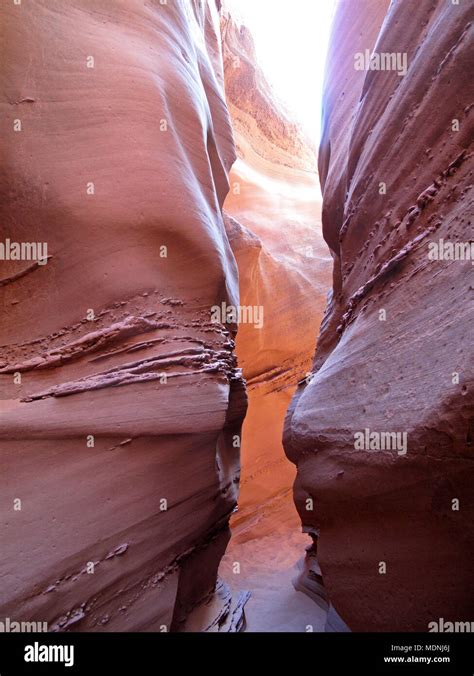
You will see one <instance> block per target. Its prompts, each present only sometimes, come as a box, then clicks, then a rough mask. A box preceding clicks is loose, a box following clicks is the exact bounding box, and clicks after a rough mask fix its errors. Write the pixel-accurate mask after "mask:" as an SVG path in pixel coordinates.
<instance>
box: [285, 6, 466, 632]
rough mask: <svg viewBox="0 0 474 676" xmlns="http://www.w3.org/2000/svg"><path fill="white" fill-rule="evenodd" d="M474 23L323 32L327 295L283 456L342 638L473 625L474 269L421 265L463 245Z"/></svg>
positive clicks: (428, 10)
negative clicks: (394, 446)
mask: <svg viewBox="0 0 474 676" xmlns="http://www.w3.org/2000/svg"><path fill="white" fill-rule="evenodd" d="M472 19H473V14H472V4H471V3H468V2H460V3H459V5H456V4H452V3H451V2H446V1H445V0H436V1H432V0H420V2H417V3H410V2H404V1H402V0H396V1H394V2H392V3H391V5H390V7H388V2H384V1H382V0H358V1H357V2H340V4H339V7H338V12H337V16H336V20H335V25H334V29H333V35H332V46H331V48H330V53H329V59H328V65H327V83H326V88H325V106H324V121H325V122H324V136H323V139H322V144H321V149H320V157H319V166H320V176H321V183H322V187H323V231H324V237H325V239H326V241H327V243H328V245H329V247H330V249H331V252H332V255H333V258H334V275H333V294H332V298H331V299H330V302H329V304H328V307H327V310H326V315H325V319H324V320H323V324H322V329H321V332H320V336H319V339H318V345H317V351H316V356H315V361H314V369H313V370H314V377H313V379H312V380H311V382H310V384H308V385H307V386H305V387H301V388H299V390H298V392H297V394H296V396H295V397H294V399H293V402H292V405H291V407H290V410H289V413H288V417H287V421H286V429H285V449H286V453H287V455H288V457H289V458H290V459H291V460H292V461H293V462H294V463H295V464H296V466H297V470H298V475H297V480H296V483H295V502H296V505H297V508H298V511H299V514H300V516H301V520H302V523H303V526H304V528H305V529H306V530H308V531H309V532H312V534H313V537H314V539H315V541H316V543H317V555H318V560H319V563H320V565H321V569H322V575H323V580H324V583H325V585H326V588H327V591H328V593H329V598H330V600H331V601H332V603H333V605H334V607H335V608H336V610H337V611H338V613H339V615H340V616H341V617H342V619H343V620H344V621H345V622H346V623H347V625H348V626H349V627H350V628H351V629H353V630H377V631H379V630H401V631H403V630H419V631H426V630H427V629H428V625H429V623H430V622H432V621H437V620H438V618H440V617H443V618H444V619H445V620H448V619H449V620H452V621H463V620H464V621H470V620H472V618H473V613H474V599H473V595H472V580H473V572H474V570H473V561H474V558H473V553H474V552H473V549H474V548H473V544H474V542H473V539H474V538H473V527H472V523H473V516H474V513H473V512H474V510H473V495H472V484H473V479H474V474H473V446H472V444H473V433H474V430H473V386H474V382H473V368H472V364H473V359H472V357H473V354H472V339H471V335H472V320H473V313H472V290H473V267H472V262H471V260H431V259H430V258H429V251H430V249H429V244H430V243H435V242H438V241H439V240H440V239H444V240H446V241H451V242H464V243H466V242H469V241H470V240H471V239H472V232H473V230H472V207H473V193H472V139H473V112H474V107H473V94H474V92H473V89H472V83H471V76H470V67H471V65H472V60H473V56H474V54H473V40H472V38H473V26H472ZM365 49H368V50H370V51H372V50H373V49H375V51H377V52H379V53H380V52H381V53H390V52H398V53H406V55H407V59H408V71H407V73H406V74H405V75H403V76H400V75H398V73H397V72H393V71H368V72H365V71H356V70H355V69H354V64H355V61H354V55H355V54H356V53H357V52H363V51H364V50H365ZM453 120H454V121H455V120H458V123H459V124H457V123H456V122H453ZM457 129H459V130H457ZM381 183H385V184H386V191H385V194H384V190H383V187H381V186H380V184H381ZM384 318H385V320H384ZM456 374H458V376H456ZM365 428H368V429H370V430H371V431H378V432H383V431H387V432H388V431H393V432H400V433H407V453H406V454H405V455H403V454H399V453H398V451H396V450H388V451H366V450H356V449H355V447H354V441H355V438H354V434H355V433H356V432H357V431H359V430H362V431H363V430H364V429H365ZM309 499H310V500H312V501H313V503H311V502H307V501H308V500H309ZM456 501H459V509H457V504H458V503H457V502H456ZM315 549H316V547H315V548H313V551H312V552H311V553H310V555H309V559H311V558H312V557H314V553H315ZM310 564H311V562H310V561H309V565H310ZM383 564H385V569H386V570H385V573H384V572H383V570H384V565H383Z"/></svg>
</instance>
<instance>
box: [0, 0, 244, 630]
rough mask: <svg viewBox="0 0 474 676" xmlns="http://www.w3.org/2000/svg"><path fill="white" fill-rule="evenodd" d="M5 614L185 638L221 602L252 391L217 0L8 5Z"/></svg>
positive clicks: (2, 445) (3, 267) (3, 227)
mask: <svg viewBox="0 0 474 676" xmlns="http://www.w3.org/2000/svg"><path fill="white" fill-rule="evenodd" d="M0 12H1V22H2V30H3V35H4V39H2V54H3V58H2V74H1V78H2V81H1V91H2V100H1V104H0V105H1V122H0V125H1V136H2V139H3V140H4V142H5V143H4V144H3V145H4V158H3V161H2V163H1V169H0V171H1V181H0V183H1V188H2V197H1V202H0V203H1V209H2V217H1V219H0V233H1V237H0V240H1V241H2V242H5V241H6V240H7V239H10V240H11V242H16V243H24V242H26V243H32V242H39V243H47V247H48V260H47V264H45V265H41V264H38V263H37V262H34V261H33V262H32V261H23V260H21V261H17V260H10V261H8V260H2V261H0V304H1V310H2V322H1V325H0V344H1V352H0V355H1V356H0V362H1V363H0V385H1V409H0V426H1V441H0V457H1V473H2V485H3V488H2V498H1V502H2V504H1V507H2V560H1V564H0V565H1V577H2V585H1V592H0V614H1V615H2V617H10V618H12V619H18V620H25V619H26V620H38V621H42V622H48V623H49V625H50V628H51V629H53V630H64V629H68V628H69V627H71V628H73V629H75V630H160V629H162V630H163V629H165V628H166V629H168V630H169V629H170V627H173V628H177V627H179V623H180V621H181V620H182V619H183V617H184V616H185V615H186V614H187V612H188V610H189V609H190V608H191V607H193V606H194V605H195V604H196V603H197V602H198V601H200V600H201V599H202V598H203V597H205V596H206V595H207V594H209V592H211V591H212V589H213V587H214V584H215V579H216V573H217V566H218V564H219V561H220V558H221V556H222V554H223V552H224V550H225V546H226V544H227V541H228V538H229V529H228V525H227V524H228V518H229V515H230V513H231V512H232V510H233V509H234V507H235V504H236V496H237V484H238V472H239V449H238V448H236V447H235V445H234V444H233V443H232V439H233V438H234V436H236V435H239V434H240V425H241V421H242V419H243V416H244V414H245V407H246V398H245V388H244V384H243V380H242V377H241V375H240V372H239V370H238V369H237V368H236V359H235V356H234V343H233V340H232V335H231V331H233V329H235V326H224V325H222V324H216V323H212V322H211V312H210V310H211V307H212V306H213V305H215V304H220V303H222V302H227V303H230V304H234V305H237V304H238V302H239V300H238V293H239V292H238V275H237V267H236V264H235V259H234V256H233V254H232V251H231V248H230V246H229V242H228V238H227V235H226V232H225V228H224V222H223V217H222V212H221V208H222V204H223V201H224V198H225V196H226V193H227V190H228V176H227V175H228V171H229V169H230V166H231V164H232V163H233V161H234V159H235V152H234V145H233V140H232V132H231V126H230V121H229V116H228V112H227V109H226V105H225V99H224V91H223V72H222V55H221V45H220V34H219V17H218V13H217V8H216V5H215V2H214V0H209V1H208V0H206V1H204V2H202V1H200V0H176V1H175V2H172V3H167V4H162V3H160V2H157V1H156V2H155V1H153V2H145V3H144V2H142V1H141V0H127V2H113V3H111V2H105V1H102V2H98V1H97V0H71V1H70V2H67V3H65V2H63V1H62V0H36V1H35V2H28V3H22V4H21V5H15V4H14V3H2V7H1V10H0Z"/></svg>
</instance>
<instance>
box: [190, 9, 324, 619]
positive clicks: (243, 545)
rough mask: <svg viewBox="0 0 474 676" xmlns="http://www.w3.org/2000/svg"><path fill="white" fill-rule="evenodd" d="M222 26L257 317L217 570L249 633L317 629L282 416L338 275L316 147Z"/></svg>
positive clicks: (238, 198) (239, 215)
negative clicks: (242, 597) (235, 478)
mask: <svg viewBox="0 0 474 676" xmlns="http://www.w3.org/2000/svg"><path fill="white" fill-rule="evenodd" d="M237 4H238V3H237ZM237 16H238V15H237ZM221 30H222V45H223V57H224V76H225V87H226V99H227V106H228V109H229V112H230V116H231V121H232V126H233V133H234V140H235V144H236V148H237V156H238V157H237V161H236V162H235V163H234V165H233V168H232V170H231V173H230V192H229V194H228V196H227V198H226V201H225V203H224V220H225V224H226V228H227V232H228V236H229V240H230V243H231V247H232V249H233V252H234V255H235V257H236V260H237V265H238V268H239V278H240V304H241V306H242V307H244V308H250V309H252V310H255V315H256V316H254V317H253V320H252V321H245V320H244V321H242V322H241V323H240V324H239V330H238V334H237V340H236V353H237V358H238V362H239V366H240V367H241V368H242V370H243V376H244V378H245V380H246V383H247V395H248V410H247V414H246V418H245V420H244V425H243V432H242V439H241V470H240V494H239V500H238V511H237V513H236V514H234V516H233V517H232V519H231V523H230V526H231V531H232V537H231V540H230V543H229V545H228V547H227V550H226V554H225V556H224V558H223V560H222V563H221V566H220V569H219V576H220V578H221V580H223V581H224V583H226V584H227V585H228V587H229V588H230V591H231V593H232V596H233V598H238V596H239V594H241V593H242V592H244V591H249V592H250V597H249V599H248V601H247V602H246V605H245V617H246V630H247V631H310V630H312V631H321V630H323V628H324V623H325V619H326V612H325V610H324V609H322V608H321V607H319V606H318V605H317V604H315V603H314V601H313V600H311V599H310V598H309V597H308V596H306V595H305V594H303V593H301V592H297V591H296V590H295V588H294V586H293V583H292V580H293V578H295V577H296V576H297V575H298V572H299V571H298V570H297V568H296V564H297V562H298V561H299V560H301V559H302V558H303V557H304V551H305V547H307V546H308V545H309V544H310V543H311V540H310V539H309V537H308V535H307V534H303V533H302V532H301V520H300V517H299V516H298V513H297V511H296V509H295V505H294V501H293V483H294V480H295V475H296V472H295V468H294V465H293V464H292V463H291V462H290V461H289V460H288V459H287V458H286V456H285V453H284V450H283V446H282V436H283V423H284V419H285V415H286V412H287V410H288V407H289V405H290V402H291V398H292V396H293V394H294V392H295V389H296V384H297V383H298V382H299V381H300V380H302V379H304V378H305V377H307V374H308V373H309V372H310V370H311V362H312V357H313V352H314V336H315V335H317V333H318V331H319V325H320V321H321V318H322V314H323V311H324V307H325V304H326V295H327V292H328V289H329V288H330V283H331V269H332V259H331V256H330V254H329V250H328V247H327V245H326V243H325V242H324V240H323V237H322V232H321V193H320V187H319V179H318V175H317V170H316V166H317V156H316V150H315V144H314V142H312V141H311V140H310V139H309V137H308V136H307V135H306V134H305V132H304V131H303V129H302V127H301V126H300V125H299V124H298V123H297V122H296V121H294V120H293V119H292V115H291V113H290V112H288V111H287V110H286V109H285V108H284V106H283V105H282V104H281V103H280V101H279V100H278V98H277V96H276V94H275V92H274V90H273V88H272V87H271V86H270V85H269V83H268V82H267V80H266V76H265V73H264V72H263V70H262V69H261V67H260V66H259V62H258V56H257V54H256V52H255V49H254V41H253V37H252V35H251V33H250V31H249V29H248V28H247V27H246V25H245V23H241V21H240V20H239V19H238V18H236V16H235V15H234V14H233V13H230V12H228V11H226V10H225V9H223V10H222V15H221ZM275 39H276V35H275ZM304 86H305V83H304V81H303V80H301V87H304ZM316 112H317V111H315V114H316ZM257 310H259V311H260V312H261V314H262V316H261V317H260V316H259V314H258V312H257ZM249 314H250V313H249ZM260 320H261V321H260ZM204 617H205V620H204V624H205V623H206V622H207V617H206V616H205V615H204ZM188 626H190V627H192V628H193V629H196V628H200V629H202V628H203V625H199V624H198V625H196V624H193V623H192V622H191V623H189V624H188Z"/></svg>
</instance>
